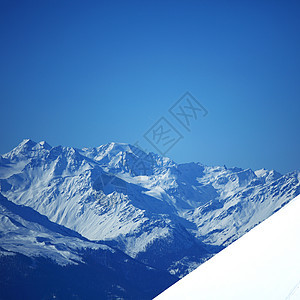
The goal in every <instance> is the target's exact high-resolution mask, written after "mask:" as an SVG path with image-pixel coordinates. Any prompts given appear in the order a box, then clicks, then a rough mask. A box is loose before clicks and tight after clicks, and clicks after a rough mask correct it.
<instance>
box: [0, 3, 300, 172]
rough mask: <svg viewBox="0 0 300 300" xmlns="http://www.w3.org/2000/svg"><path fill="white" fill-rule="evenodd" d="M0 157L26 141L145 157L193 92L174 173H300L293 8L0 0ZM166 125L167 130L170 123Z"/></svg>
mask: <svg viewBox="0 0 300 300" xmlns="http://www.w3.org/2000/svg"><path fill="white" fill-rule="evenodd" d="M0 80H1V81H0V82H1V84H0V153H2V154H3V153H5V152H7V151H9V150H11V149H12V148H13V147H15V146H16V145H17V144H19V143H20V142H21V141H22V140H23V139H24V138H31V139H33V140H35V141H41V140H46V141H47V142H48V143H49V144H51V145H53V146H56V145H64V146H73V147H78V148H82V147H94V146H98V145H101V144H105V143H108V142H111V141H114V142H126V143H135V142H136V141H140V144H141V146H143V147H145V148H147V149H148V150H149V151H154V149H153V148H152V147H151V145H149V144H148V143H147V142H146V141H145V140H144V139H143V134H144V133H145V132H146V131H147V130H148V129H149V128H150V127H151V126H152V124H153V123H154V122H156V121H157V120H158V119H159V118H160V117H162V116H165V117H166V118H168V119H170V121H172V116H170V115H169V113H168V109H169V108H170V107H171V106H172V104H173V103H174V102H175V101H176V100H177V99H179V98H180V96H181V95H182V94H184V93H185V92H186V91H190V92H191V93H192V94H193V95H194V96H195V97H196V98H197V99H198V100H199V101H200V102H201V104H202V105H203V106H204V107H205V108H206V109H207V110H208V115H207V116H206V117H205V118H200V119H199V120H197V121H195V122H193V123H192V130H191V132H187V131H185V130H184V128H180V127H178V129H179V130H180V132H181V133H182V134H183V136H184V139H183V140H181V141H180V142H179V143H178V144H177V145H176V146H174V147H173V148H172V149H171V150H170V151H169V152H168V154H167V156H169V157H171V158H172V159H174V160H175V161H177V162H190V161H199V162H202V163H204V164H207V165H223V164H226V165H227V166H239V167H243V168H252V169H259V168H263V167H264V168H267V169H276V170H278V171H279V172H289V171H292V170H295V169H298V170H299V169H300V158H299V149H300V138H299V116H300V2H299V1H263V0H260V1H256V0H254V1H224V0H222V1H221V0H220V1H218V0H216V1H211V0H209V1H208V0H207V1H206V0H202V1H201V0H199V1H77V0H72V1H64V0H43V1H40V0H38V1H24V0H22V1H14V0H1V1H0ZM173 121H174V119H173Z"/></svg>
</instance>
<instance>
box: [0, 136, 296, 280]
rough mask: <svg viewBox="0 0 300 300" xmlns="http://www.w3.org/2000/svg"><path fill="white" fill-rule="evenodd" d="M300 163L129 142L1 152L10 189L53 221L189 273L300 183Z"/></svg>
mask: <svg viewBox="0 0 300 300" xmlns="http://www.w3.org/2000/svg"><path fill="white" fill-rule="evenodd" d="M299 174H300V173H299V172H298V171H294V172H290V173H288V174H285V175H281V174H280V173H278V172H276V171H274V170H271V171H268V170H264V169H261V170H256V171H252V170H251V169H242V168H237V167H233V168H227V167H226V166H214V167H209V166H206V165H203V164H201V163H193V162H192V163H185V164H177V163H175V162H174V161H172V160H171V159H169V158H166V157H161V156H159V155H157V154H154V153H145V152H144V151H142V150H141V149H139V148H137V147H135V146H132V145H129V144H125V143H108V144H105V145H102V146H99V147H95V148H83V149H77V148H73V147H62V146H56V147H51V146H50V145H49V144H47V143H46V142H39V143H36V142H34V141H32V140H29V139H27V140H24V141H23V142H22V143H21V144H19V145H18V146H17V147H16V148H14V149H13V150H12V151H10V152H8V153H6V154H4V155H2V159H1V160H0V191H1V193H3V194H4V196H5V197H6V198H7V199H8V200H9V201H12V202H14V203H16V204H18V205H20V204H21V205H26V206H29V207H31V208H33V209H34V210H36V211H38V212H39V213H40V214H42V215H45V216H47V217H48V218H49V220H51V221H52V222H55V223H58V224H60V225H63V226H65V227H67V228H70V229H72V230H74V231H76V232H78V233H79V234H81V235H82V236H84V237H85V238H87V239H89V240H94V241H103V242H105V243H107V244H108V245H113V246H114V247H116V248H118V249H120V250H121V251H123V252H125V253H126V254H128V255H129V256H131V257H133V258H135V259H137V260H139V261H141V262H144V263H146V264H149V265H151V266H153V267H158V268H162V269H163V270H167V271H168V272H170V273H171V274H174V275H176V276H179V277H182V276H184V275H186V274H187V273H189V272H190V271H191V270H193V269H194V268H196V267H197V266H198V265H199V264H201V263H203V262H204V261H205V260H207V259H209V258H210V257H211V256H213V255H214V254H216V253H217V252H219V251H220V250H221V249H223V248H224V247H226V246H228V245H229V244H230V243H232V242H233V241H235V240H236V239H238V238H239V237H240V236H242V235H243V234H244V233H246V232H247V231H249V230H250V229H251V228H253V227H254V226H255V225H257V224H259V223H260V222H262V221H263V220H265V219H266V218H268V217H269V216H270V215H272V214H273V213H274V212H275V211H277V210H278V209H280V208H281V207H282V206H283V205H285V204H286V203H288V202H289V201H290V200H291V199H293V198H294V197H295V196H297V195H298V194H299V193H300V187H299V185H300V184H299V181H300V175H299Z"/></svg>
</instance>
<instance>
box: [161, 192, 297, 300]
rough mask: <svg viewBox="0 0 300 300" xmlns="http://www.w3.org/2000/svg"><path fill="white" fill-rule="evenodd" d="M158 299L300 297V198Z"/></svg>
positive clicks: (207, 299)
mask: <svg viewBox="0 0 300 300" xmlns="http://www.w3.org/2000/svg"><path fill="white" fill-rule="evenodd" d="M156 299H158V300H164V299H205V300H209V299H214V300H215V299H230V300H235V299H236V300H240V299H243V300H245V299H249V300H250V299H251V300H253V299H256V300H258V299H263V300H265V299H272V300H274V299H278V300H279V299H280V300H282V299H293V300H294V299H300V196H297V197H296V198H295V199H294V200H293V201H291V202H290V203H289V204H288V205H286V206H285V207H284V208H282V209H281V210H280V211H278V212H277V213H275V214H274V215H273V216H271V217H270V218H268V219H267V220H266V221H264V222H263V223H261V224H260V225H258V226H257V227H255V228H254V229H252V230H251V231H250V232H248V233H247V234H246V235H244V236H243V237H241V238H240V239H239V240H237V241H236V242H234V243H233V244H231V245H230V246H228V247H227V248H226V249H224V250H223V251H221V252H220V253H219V254H217V255H216V256H214V257H213V258H212V259H210V260H209V261H207V262H206V263H204V264H203V265H201V266H200V267H198V268H197V269H196V270H195V271H193V272H191V273H190V274H189V275H187V276H186V277H184V278H183V279H181V280H180V281H178V282H177V283H175V284H174V285H173V286H171V287H170V288H169V289H167V290H166V291H165V292H163V293H162V294H161V295H159V296H158V297H157V298H156Z"/></svg>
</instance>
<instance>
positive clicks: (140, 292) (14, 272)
mask: <svg viewBox="0 0 300 300" xmlns="http://www.w3.org/2000/svg"><path fill="white" fill-rule="evenodd" d="M176 280H177V278H175V277H172V276H171V275H170V274H169V273H167V272H166V271H165V272H164V271H160V270H156V269H154V268H152V267H150V266H146V265H144V264H142V263H140V262H138V261H136V260H134V259H132V258H131V257H129V256H127V255H125V254H124V253H122V252H121V251H119V250H117V249H113V248H111V247H109V246H107V245H104V244H101V243H96V242H91V241H88V240H87V239H85V238H83V237H82V236H80V235H79V234H78V233H76V232H74V231H72V230H70V229H68V228H65V227H63V226H61V225H58V224H56V223H53V222H51V221H49V220H48V218H47V217H45V216H42V215H40V214H39V213H38V212H36V211H35V210H33V209H32V208H30V207H27V206H20V205H17V204H14V203H13V202H11V201H9V200H7V199H6V198H5V197H3V196H2V195H1V194H0V291H1V294H0V299H54V298H57V299H124V298H126V299H152V298H153V297H154V296H156V295H157V294H158V293H159V292H161V291H163V290H164V289H165V288H166V287H168V286H170V284H172V283H174V282H175V281H176Z"/></svg>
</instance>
